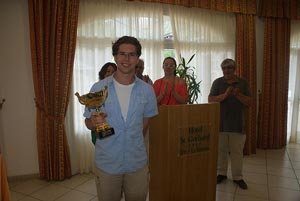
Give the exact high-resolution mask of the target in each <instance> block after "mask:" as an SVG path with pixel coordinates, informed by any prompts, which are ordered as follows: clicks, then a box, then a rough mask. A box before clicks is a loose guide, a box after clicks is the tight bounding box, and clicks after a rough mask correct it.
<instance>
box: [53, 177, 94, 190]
mask: <svg viewBox="0 0 300 201" xmlns="http://www.w3.org/2000/svg"><path fill="white" fill-rule="evenodd" d="M88 180H90V179H89V178H88V177H85V176H82V175H79V174H78V175H75V176H72V177H71V179H66V180H64V181H61V182H56V183H55V184H58V185H62V186H64V187H68V188H72V189H73V188H76V187H77V186H79V185H81V184H83V183H85V182H87V181H88Z"/></svg>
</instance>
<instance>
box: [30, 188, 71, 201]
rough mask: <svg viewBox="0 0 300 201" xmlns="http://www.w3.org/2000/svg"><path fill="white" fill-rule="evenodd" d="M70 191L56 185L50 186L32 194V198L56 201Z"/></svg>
mask: <svg viewBox="0 0 300 201" xmlns="http://www.w3.org/2000/svg"><path fill="white" fill-rule="evenodd" d="M69 191H70V189H68V188H66V187H63V186H60V185H56V184H50V185H48V186H46V187H44V188H42V189H40V190H38V191H36V192H34V193H33V194H32V197H34V198H36V199H40V200H43V201H50V200H55V199H57V198H59V197H61V196H62V195H64V194H65V193H67V192H69Z"/></svg>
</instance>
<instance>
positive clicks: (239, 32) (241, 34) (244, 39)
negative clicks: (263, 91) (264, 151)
mask: <svg viewBox="0 0 300 201" xmlns="http://www.w3.org/2000/svg"><path fill="white" fill-rule="evenodd" d="M236 63H237V66H238V69H237V74H238V75H239V76H241V77H243V78H245V79H246V80H247V81H248V84H249V87H250V90H251V95H252V97H251V98H252V103H251V107H249V109H248V110H247V112H246V114H247V115H246V135H247V138H246V143H245V146H244V153H245V154H253V153H256V130H257V129H256V122H257V119H256V113H257V109H256V105H257V80H256V47H255V16H253V15H245V14H237V16H236Z"/></svg>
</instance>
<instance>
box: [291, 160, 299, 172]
mask: <svg viewBox="0 0 300 201" xmlns="http://www.w3.org/2000/svg"><path fill="white" fill-rule="evenodd" d="M291 163H292V167H293V168H294V169H295V170H300V162H298V161H291Z"/></svg>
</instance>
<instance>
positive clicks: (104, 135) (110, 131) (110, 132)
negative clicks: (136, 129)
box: [96, 128, 115, 140]
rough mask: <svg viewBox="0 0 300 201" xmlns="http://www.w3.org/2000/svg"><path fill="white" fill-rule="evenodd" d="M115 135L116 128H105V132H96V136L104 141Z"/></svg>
mask: <svg viewBox="0 0 300 201" xmlns="http://www.w3.org/2000/svg"><path fill="white" fill-rule="evenodd" d="M113 134H115V130H114V128H105V129H104V130H101V131H99V132H96V136H97V138H99V139H100V140H101V139H103V138H107V137H109V136H111V135H113Z"/></svg>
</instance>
